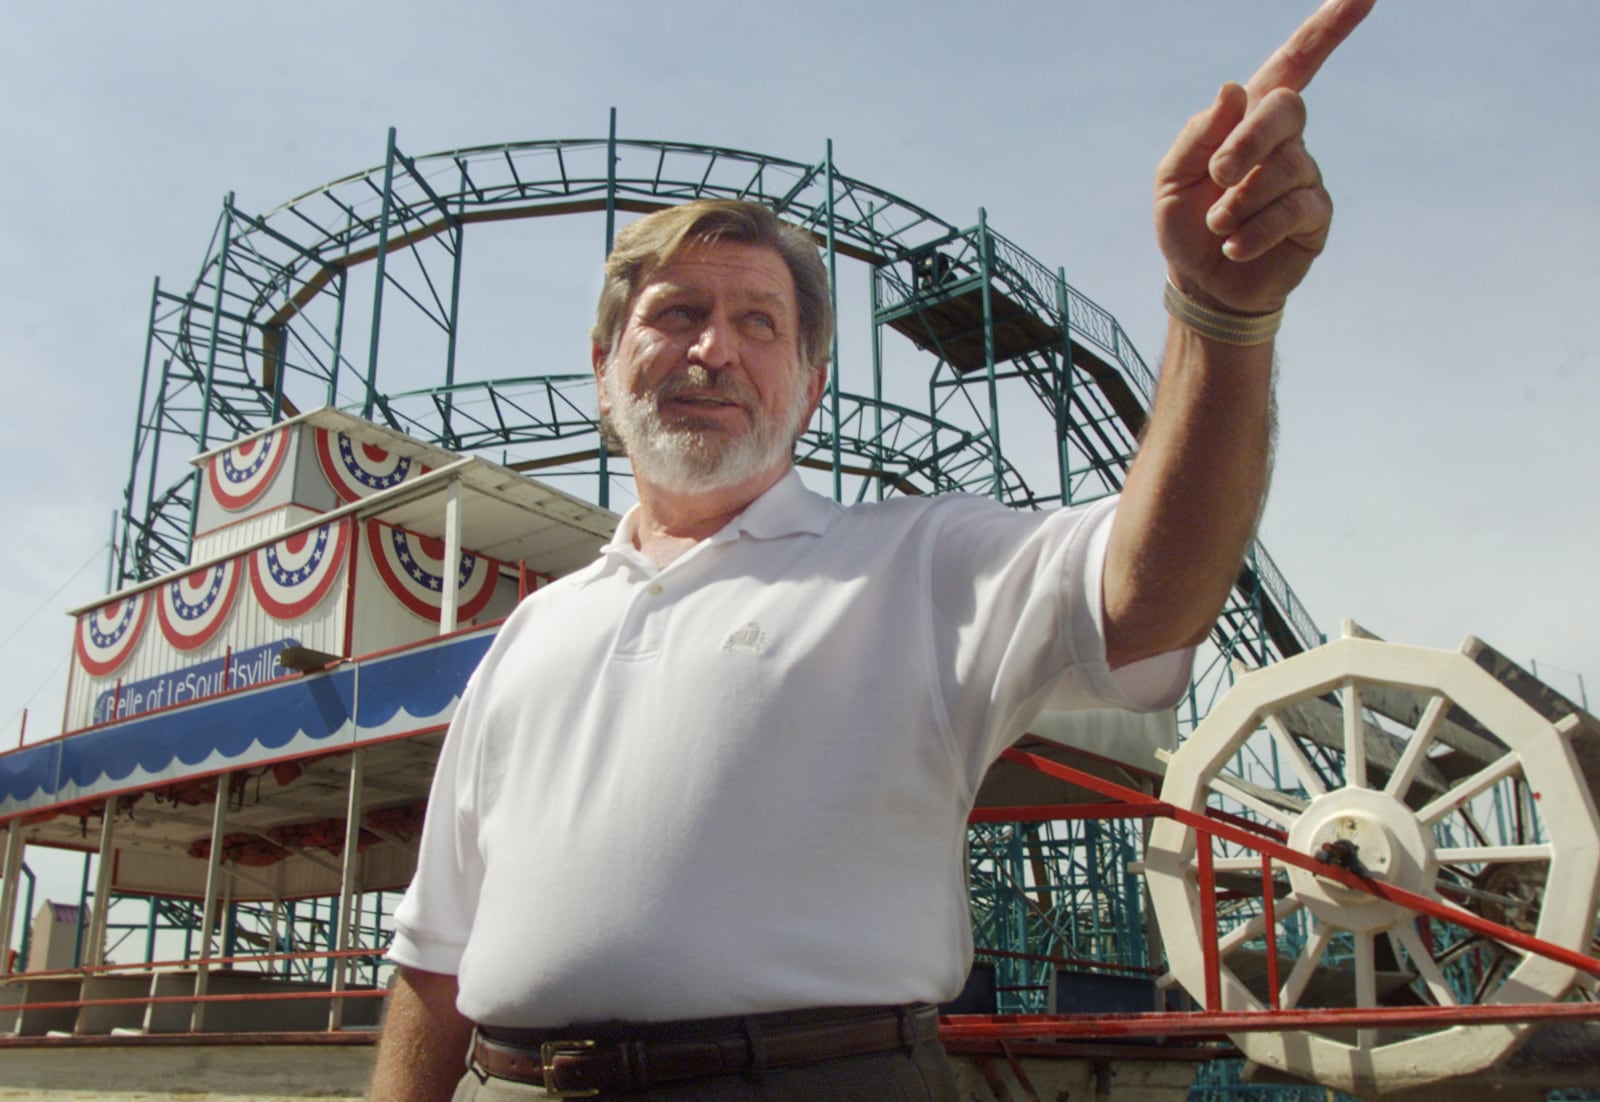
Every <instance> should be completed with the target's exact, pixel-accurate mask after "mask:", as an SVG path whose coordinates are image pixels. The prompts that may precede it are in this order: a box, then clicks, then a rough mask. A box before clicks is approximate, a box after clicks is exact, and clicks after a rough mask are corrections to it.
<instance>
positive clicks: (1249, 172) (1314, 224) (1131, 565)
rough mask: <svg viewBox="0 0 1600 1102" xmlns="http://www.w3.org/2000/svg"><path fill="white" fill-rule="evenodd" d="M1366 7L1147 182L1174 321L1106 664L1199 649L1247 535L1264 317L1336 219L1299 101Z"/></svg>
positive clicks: (1190, 137)
mask: <svg viewBox="0 0 1600 1102" xmlns="http://www.w3.org/2000/svg"><path fill="white" fill-rule="evenodd" d="M1373 3H1374V0H1329V2H1328V3H1325V4H1324V5H1323V6H1322V7H1321V8H1319V9H1318V10H1317V11H1316V13H1315V14H1313V15H1312V16H1311V18H1310V19H1308V20H1306V22H1305V23H1304V24H1302V25H1301V26H1300V28H1299V29H1298V30H1297V31H1295V33H1294V34H1293V35H1292V36H1291V37H1290V39H1289V41H1288V42H1286V43H1285V44H1284V45H1283V46H1282V47H1280V48H1279V49H1278V50H1277V52H1276V53H1274V54H1273V55H1272V56H1271V57H1270V58H1268V59H1267V61H1266V63H1265V64H1263V65H1262V66H1261V68H1260V69H1258V70H1257V71H1256V73H1255V75H1254V76H1252V77H1251V78H1250V80H1249V81H1248V82H1246V83H1245V84H1244V85H1243V86H1240V85H1238V84H1232V83H1230V84H1226V85H1224V86H1223V87H1222V90H1221V92H1219V93H1218V95H1217V99H1216V101H1215V102H1214V103H1212V105H1211V106H1210V107H1209V108H1207V109H1206V110H1205V111H1202V112H1201V113H1200V114H1198V115H1196V116H1195V117H1194V118H1192V119H1190V120H1189V122H1188V124H1187V125H1186V126H1185V127H1184V128H1183V130H1182V132H1181V133H1180V134H1179V135H1178V139H1177V141H1176V142H1175V143H1174V144H1173V146H1172V148H1171V149H1170V150H1169V151H1168V152H1167V155H1166V157H1165V158H1164V159H1163V160H1162V162H1161V165H1160V167H1159V168H1158V169H1157V171H1156V189H1155V221H1156V239H1157V242H1158V243H1159V245H1160V246H1161V251H1162V254H1163V255H1164V256H1165V257H1166V260H1167V278H1168V280H1169V282H1170V284H1171V286H1169V288H1168V290H1167V302H1168V308H1169V310H1170V311H1171V312H1172V313H1173V315H1174V317H1173V319H1172V321H1171V322H1170V323H1169V326H1168V338H1167V349H1166V354H1165V356H1164V357H1163V360H1162V367H1161V381H1160V385H1159V387H1158V388H1157V392H1156V399H1155V407H1154V409H1153V410H1152V411H1151V418H1150V423H1149V426H1148V428H1147V430H1146V432H1145V436H1144V439H1143V442H1142V443H1141V445H1140V448H1139V454H1138V456H1137V457H1136V458H1135V460H1134V463H1133V467H1132V468H1131V469H1130V470H1129V472H1128V478H1127V481H1126V484H1125V485H1124V487H1123V493H1122V502H1121V504H1120V505H1119V507H1118V510H1117V517H1116V522H1115V525H1114V526H1113V528H1112V532H1111V542H1110V546H1109V548H1108V551H1107V557H1106V570H1105V580H1104V597H1105V621H1106V649H1107V658H1108V659H1109V661H1110V663H1111V665H1112V666H1113V667H1116V666H1122V665H1126V664H1127V663H1129V662H1133V661H1137V660H1138V659H1141V658H1147V657H1150V656H1152V655H1155V654H1160V653H1162V652H1163V651H1167V650H1172V649H1175V648H1177V647H1181V646H1186V645H1190V644H1194V643H1197V642H1199V641H1200V640H1201V639H1203V638H1205V635H1206V633H1207V632H1208V631H1210V629H1211V625H1212V623H1213V622H1214V621H1215V620H1216V616H1217V613H1218V612H1219V611H1220V610H1221V608H1222V603H1223V601H1224V600H1226V598H1227V595H1228V591H1229V589H1230V588H1231V587H1232V585H1233V582H1234V579H1235V578H1236V577H1237V575H1238V571H1239V564H1240V562H1241V560H1242V557H1243V555H1244V551H1245V548H1246V547H1247V546H1248V545H1249V542H1250V540H1251V538H1252V536H1253V535H1254V533H1255V526H1256V521H1257V520H1258V518H1259V516H1260V512H1261V505H1262V501H1263V499H1264V498H1265V495H1266V486H1267V472H1268V468H1269V466H1270V463H1271V449H1272V443H1271V436H1272V428H1273V413H1272V359H1273V345H1272V338H1271V333H1272V332H1273V331H1275V329H1276V319H1275V317H1274V315H1275V314H1276V312H1277V311H1279V310H1281V309H1282V308H1283V305H1284V302H1285V301H1286V300H1287V299H1288V296H1289V292H1290V291H1292V290H1294V288H1295V287H1296V286H1297V285H1298V284H1299V283H1300V281H1301V280H1302V279H1304V278H1305V274H1306V272H1307V271H1308V270H1309V269H1310V267H1311V262H1312V261H1313V260H1314V259H1315V258H1316V256H1317V254H1318V253H1320V252H1321V251H1322V248H1323V245H1324V244H1325V243H1326V241H1327V238H1328V226H1329V222H1330V220H1331V219H1332V215H1333V204H1332V202H1331V200H1330V199H1329V197H1328V193H1327V191H1326V189H1324V188H1323V186H1322V176H1321V173H1320V172H1319V170H1318V169H1317V163H1316V161H1314V160H1313V159H1312V157H1311V154H1310V153H1309V152H1308V151H1307V150H1306V147H1305V141H1304V136H1305V122H1306V110H1305V102H1304V101H1303V100H1302V99H1301V98H1300V92H1301V90H1303V89H1304V88H1305V87H1306V85H1307V84H1309V83H1310V82H1311V78H1312V77H1313V76H1314V75H1316V72H1317V70H1318V68H1320V67H1321V65H1322V63H1323V62H1324V61H1325V60H1327V58H1328V56H1329V55H1330V54H1331V53H1332V52H1333V50H1334V48H1335V47H1336V46H1338V45H1339V43H1340V42H1342V41H1343V40H1344V39H1345V37H1346V36H1347V35H1349V34H1350V32H1351V31H1353V30H1354V29H1355V27H1356V25H1357V24H1358V23H1360V22H1361V20H1362V19H1363V18H1365V16H1366V14H1367V12H1368V11H1370V10H1371V9H1372V6H1373ZM1179 316H1182V317H1183V318H1184V319H1185V320H1179Z"/></svg>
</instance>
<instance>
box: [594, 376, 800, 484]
mask: <svg viewBox="0 0 1600 1102" xmlns="http://www.w3.org/2000/svg"><path fill="white" fill-rule="evenodd" d="M618 374H619V373H618V372H615V371H612V370H609V369H608V370H606V371H605V372H603V373H602V375H601V386H602V387H603V388H604V393H605V396H606V398H607V400H608V401H609V402H610V405H611V413H610V416H609V418H608V424H607V426H605V427H608V428H609V429H610V431H611V432H612V433H613V434H614V435H615V437H616V438H617V440H619V441H620V442H621V444H622V447H623V449H624V450H625V451H626V452H627V455H628V461H629V462H630V463H631V464H632V465H633V469H634V472H635V473H636V474H638V475H640V476H642V477H643V478H644V479H645V480H646V481H648V482H651V483H653V484H655V485H656V486H659V487H661V488H662V489H664V490H668V491H671V492H673V493H692V492H695V491H711V490H722V489H726V488H728V487H730V486H737V485H738V484H739V483H741V482H744V481H746V480H748V479H750V478H753V477H755V476H756V475H759V474H761V473H763V472H764V471H768V470H771V469H772V468H773V467H775V466H777V465H778V464H780V463H786V462H788V461H790V460H792V459H793V457H794V444H795V441H796V440H797V439H799V437H800V433H801V431H802V430H803V429H804V428H805V425H804V419H805V416H806V413H807V409H806V405H807V402H806V393H805V390H804V388H802V387H797V388H796V389H795V395H794V401H793V402H792V403H791V405H790V407H789V408H788V409H787V410H785V411H783V416H782V417H780V418H778V419H777V420H776V421H762V420H760V419H759V418H758V419H757V421H756V422H755V424H754V426H753V427H752V428H751V429H750V431H748V432H746V433H743V434H741V435H739V436H736V437H731V438H730V437H728V436H725V435H724V434H723V432H722V431H721V430H720V429H715V428H696V427H695V426H694V425H693V424H682V425H668V424H665V423H664V422H663V421H662V418H661V406H660V403H661V399H662V397H663V396H664V395H666V396H670V395H671V393H672V390H673V382H672V381H670V380H669V382H668V383H667V384H664V385H663V386H662V387H661V388H660V389H659V390H657V391H655V392H653V393H648V394H633V393H630V392H628V391H626V390H624V389H623V387H622V385H621V383H620V382H619V381H618V378H617V376H618ZM683 378H684V380H685V381H687V382H688V383H691V384H692V385H694V386H695V387H698V388H701V389H709V390H714V391H716V392H718V393H724V394H728V395H729V396H730V397H736V398H738V399H740V400H741V401H744V402H745V408H747V409H754V408H755V407H756V402H755V396H754V395H753V394H748V393H747V392H746V391H745V390H744V389H743V388H742V387H741V386H739V385H738V384H735V383H733V382H732V381H731V379H730V378H729V377H728V376H725V375H721V374H720V373H716V372H711V371H708V370H707V369H706V368H704V367H700V366H695V367H691V368H690V369H689V372H688V373H687V375H685V376H684V377H683Z"/></svg>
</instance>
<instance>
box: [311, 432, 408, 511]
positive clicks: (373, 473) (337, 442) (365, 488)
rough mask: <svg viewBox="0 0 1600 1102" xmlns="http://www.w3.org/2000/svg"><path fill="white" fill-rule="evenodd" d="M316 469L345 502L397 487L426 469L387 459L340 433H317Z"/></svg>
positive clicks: (403, 459)
mask: <svg viewBox="0 0 1600 1102" xmlns="http://www.w3.org/2000/svg"><path fill="white" fill-rule="evenodd" d="M317 465H318V466H320V467H321V468H322V474H323V476H324V477H325V478H327V480H328V485H330V486H332V487H333V492H334V493H336V494H338V495H339V497H340V498H341V499H342V500H344V501H360V500H361V499H362V498H364V497H367V496H369V495H371V494H375V493H377V492H378V491H379V490H387V489H389V488H390V487H391V486H398V485H400V483H402V482H404V481H405V480H406V479H408V478H410V477H411V476H412V475H413V474H421V473H422V471H423V470H424V469H425V468H424V467H423V466H422V464H420V463H417V462H414V461H413V460H411V459H409V458H407V457H406V456H403V455H390V454H389V453H388V452H386V451H384V450H383V449H382V448H379V447H374V446H373V445H371V444H357V443H356V442H355V441H354V440H351V439H350V438H349V437H348V436H346V435H345V434H344V433H342V432H329V431H328V430H327V429H318V430H317Z"/></svg>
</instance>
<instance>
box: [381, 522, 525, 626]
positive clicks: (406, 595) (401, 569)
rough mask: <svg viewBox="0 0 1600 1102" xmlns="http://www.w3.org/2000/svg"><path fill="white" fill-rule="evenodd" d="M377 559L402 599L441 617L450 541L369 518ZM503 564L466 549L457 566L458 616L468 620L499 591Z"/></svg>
mask: <svg viewBox="0 0 1600 1102" xmlns="http://www.w3.org/2000/svg"><path fill="white" fill-rule="evenodd" d="M367 547H368V549H369V550H370V552H371V554H372V564H373V565H374V566H375V567H377V569H378V574H379V576H381V577H382V578H383V581H384V584H385V585H387V586H388V587H389V592H390V593H393V594H394V595H395V597H396V598H397V599H398V600H399V601H400V603H401V604H403V605H405V606H406V607H407V608H408V609H410V610H411V611H412V612H414V613H416V614H417V615H418V616H421V617H422V618H423V619H426V620H433V621H437V620H438V619H439V609H440V606H441V605H442V604H443V602H444V587H445V577H446V571H445V566H444V541H443V540H438V539H433V538H432V537H430V536H422V535H418V534H417V533H415V532H408V531H406V530H405V529H404V528H395V527H392V526H391V525H388V524H384V523H383V522H381V521H377V520H369V521H367ZM499 576H500V564H499V563H497V562H495V560H493V559H491V558H489V557H487V556H486V555H474V554H471V553H470V552H463V553H462V555H461V560H460V563H459V568H458V569H457V571H456V580H457V584H458V586H459V587H460V588H459V591H458V593H457V596H456V619H457V621H459V622H461V623H466V622H467V621H468V620H471V619H472V618H473V617H474V616H476V615H478V613H480V612H482V611H483V610H484V607H485V606H486V605H487V604H488V603H489V598H491V597H493V596H494V583H495V580H496V579H497V578H498V577H499Z"/></svg>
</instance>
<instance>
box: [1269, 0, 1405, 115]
mask: <svg viewBox="0 0 1600 1102" xmlns="http://www.w3.org/2000/svg"><path fill="white" fill-rule="evenodd" d="M1376 2H1377V0H1327V3H1325V4H1323V5H1322V7H1320V8H1318V9H1317V10H1316V11H1315V12H1313V13H1312V14H1311V18H1309V19H1307V20H1306V21H1305V22H1304V23H1302V24H1300V26H1299V28H1298V29H1296V31H1295V32H1294V34H1292V35H1290V36H1289V41H1287V42H1285V43H1284V44H1283V45H1282V46H1279V47H1278V49H1277V50H1276V51H1275V52H1274V53H1273V55H1272V56H1271V57H1269V58H1267V60H1266V61H1265V62H1264V63H1263V64H1262V66H1261V68H1259V69H1257V70H1256V72H1255V75H1254V76H1252V77H1251V78H1250V79H1249V80H1248V81H1247V82H1245V86H1244V87H1245V91H1246V92H1248V93H1249V94H1250V102H1251V103H1255V102H1257V101H1258V100H1260V99H1261V98H1262V97H1263V96H1265V95H1266V94H1267V93H1268V92H1271V91H1273V90H1274V89H1277V88H1288V89H1291V90H1292V91H1295V92H1299V91H1302V90H1304V88H1305V86H1306V85H1308V84H1310V83H1311V78H1312V77H1314V76H1316V75H1317V70H1318V69H1320V68H1322V63H1323V62H1324V61H1326V60H1328V55H1330V54H1332V53H1333V51H1334V50H1335V49H1336V48H1337V47H1338V45H1339V43H1341V42H1343V41H1344V40H1345V39H1346V38H1348V37H1349V36H1350V32H1351V31H1353V30H1355V29H1356V27H1357V25H1358V24H1360V22H1361V21H1362V20H1363V19H1365V18H1366V17H1367V13H1368V12H1370V11H1371V10H1372V7H1373V5H1374V4H1375V3H1376Z"/></svg>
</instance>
